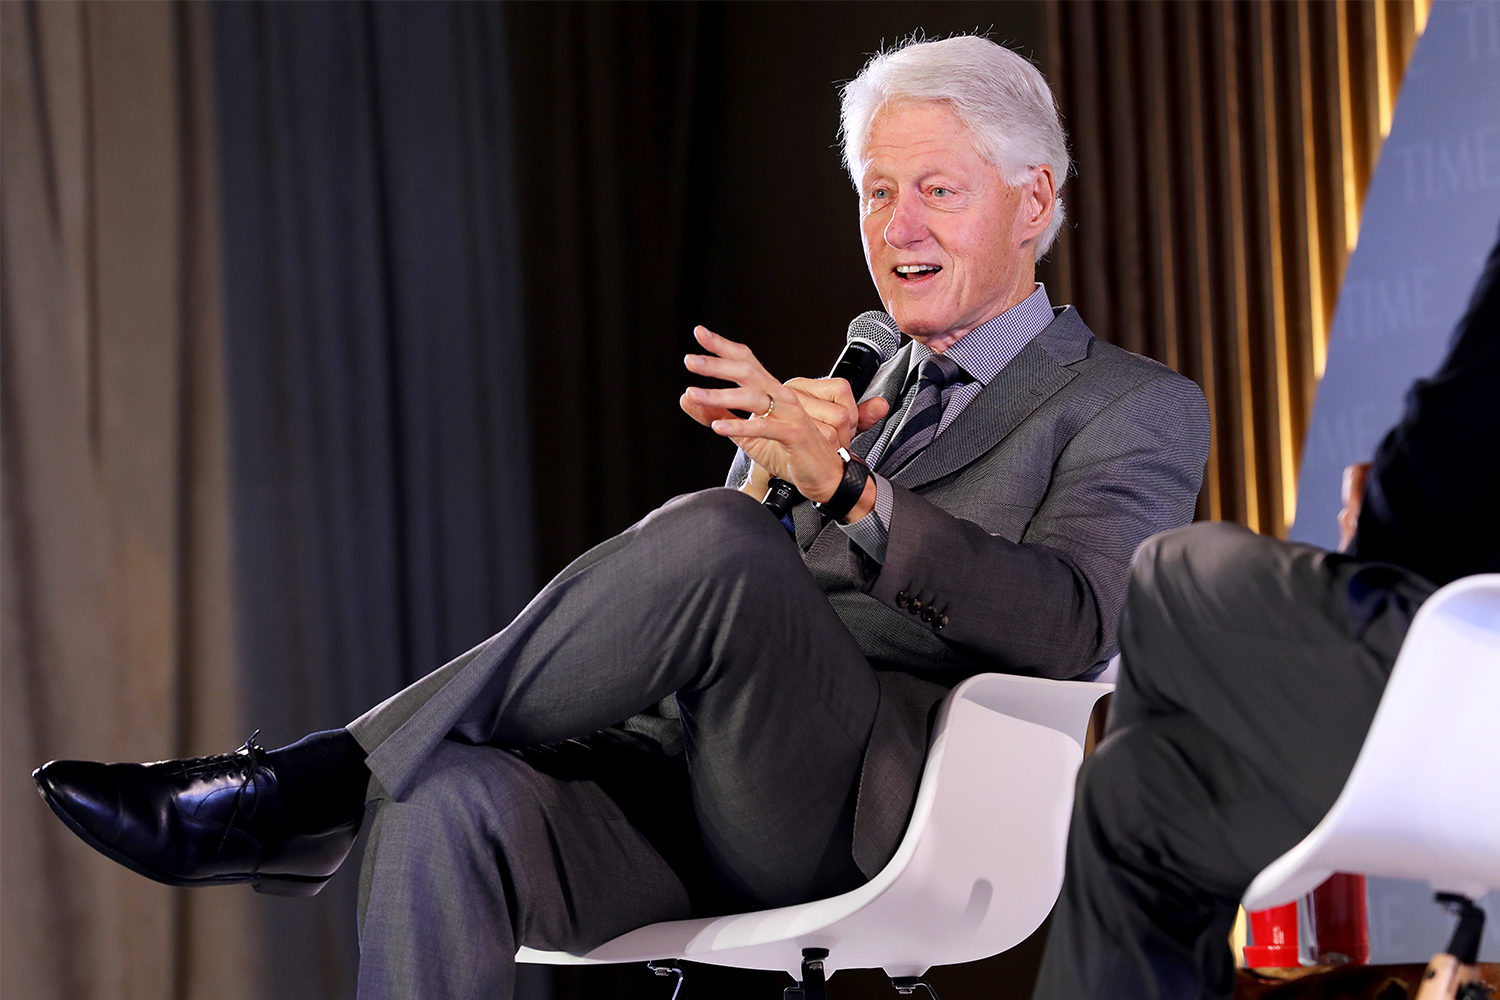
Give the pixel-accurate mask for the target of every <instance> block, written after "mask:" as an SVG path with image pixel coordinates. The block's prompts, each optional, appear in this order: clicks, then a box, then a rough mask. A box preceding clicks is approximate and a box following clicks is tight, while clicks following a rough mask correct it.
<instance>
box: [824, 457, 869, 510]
mask: <svg viewBox="0 0 1500 1000" xmlns="http://www.w3.org/2000/svg"><path fill="white" fill-rule="evenodd" d="M839 458H842V459H843V460H844V478H843V481H842V482H840V483H839V488H838V489H836V490H834V491H833V496H831V497H829V498H828V499H827V500H824V501H823V502H822V503H818V502H817V501H816V500H815V501H813V506H814V507H816V508H817V509H818V513H819V514H822V515H823V516H824V517H826V518H830V519H832V520H834V521H842V520H843V519H844V518H846V517H848V516H849V512H850V511H851V510H853V509H854V505H855V504H857V503H859V498H860V497H862V496H864V494H865V483H867V482H869V481H870V467H869V466H868V465H866V464H865V460H864V459H862V458H860V457H859V456H858V455H851V454H849V451H848V449H846V448H840V449H839Z"/></svg>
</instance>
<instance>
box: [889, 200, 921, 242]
mask: <svg viewBox="0 0 1500 1000" xmlns="http://www.w3.org/2000/svg"><path fill="white" fill-rule="evenodd" d="M926 238H927V213H926V211H925V210H924V207H923V205H922V203H921V202H920V201H919V200H917V199H914V198H909V197H908V198H898V199H897V200H896V205H895V208H894V209H893V210H892V211H891V220H890V221H889V222H887V223H886V224H885V242H886V245H887V246H889V247H890V248H891V249H892V250H904V249H906V248H907V247H909V246H911V245H912V244H914V243H920V242H921V241H922V240H924V239H926Z"/></svg>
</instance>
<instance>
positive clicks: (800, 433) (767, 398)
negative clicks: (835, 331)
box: [681, 326, 889, 502]
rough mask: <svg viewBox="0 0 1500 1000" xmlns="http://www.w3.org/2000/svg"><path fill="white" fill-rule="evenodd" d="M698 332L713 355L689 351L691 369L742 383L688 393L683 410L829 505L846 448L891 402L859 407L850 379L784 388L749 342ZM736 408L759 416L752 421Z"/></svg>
mask: <svg viewBox="0 0 1500 1000" xmlns="http://www.w3.org/2000/svg"><path fill="white" fill-rule="evenodd" d="M693 336H694V337H696V338H697V340H698V343H699V344H702V345H703V348H704V349H705V350H707V351H709V352H710V354H708V355H702V354H689V355H688V356H687V357H686V358H685V359H684V364H685V365H686V366H687V369H688V371H690V372H693V373H694V374H696V375H706V376H708V377H710V378H716V379H722V380H723V381H725V382H733V383H735V384H736V385H735V387H734V388H728V389H703V388H699V387H696V386H695V387H693V388H690V389H688V390H687V391H686V392H685V393H683V394H682V399H681V405H682V409H683V411H684V412H686V413H687V415H688V416H690V417H692V418H693V419H694V420H696V421H698V422H699V423H700V424H703V425H704V426H706V427H709V428H711V429H712V430H713V431H714V433H716V434H719V435H722V436H723V437H727V438H729V439H730V440H731V441H733V442H734V443H735V444H736V445H738V446H739V447H740V448H742V449H743V450H744V452H745V454H746V455H748V456H749V457H750V459H751V460H752V461H754V462H755V464H756V465H757V466H759V467H761V468H763V469H765V470H767V471H768V472H770V473H771V474H772V475H775V476H779V477H780V478H782V479H785V480H788V481H789V482H791V483H792V484H793V485H794V486H796V487H797V489H799V490H800V491H801V492H802V495H803V496H805V497H807V498H808V499H810V500H815V501H818V502H822V501H825V500H827V499H828V498H829V497H831V496H833V494H834V491H835V490H837V489H838V485H839V482H840V480H842V478H843V474H844V466H843V460H842V459H840V458H839V457H838V449H839V448H841V447H846V446H847V445H848V443H849V441H850V439H851V438H852V437H853V435H854V434H855V433H858V432H859V431H860V430H864V429H866V428H868V427H870V426H873V425H874V424H875V422H876V421H877V420H879V419H880V418H881V417H883V416H885V413H886V411H887V410H888V409H889V404H888V403H886V401H885V400H884V399H879V400H870V401H868V402H867V403H866V404H865V405H863V406H855V404H854V397H853V394H852V393H851V392H850V391H849V385H848V383H847V382H845V381H844V380H843V379H817V380H811V379H798V380H796V384H795V385H793V384H787V385H783V384H782V383H781V382H779V381H777V380H776V379H775V378H774V377H773V376H772V375H771V374H770V373H769V372H767V371H766V370H765V368H764V367H762V366H761V364H760V362H759V361H757V360H756V358H755V355H754V353H752V352H751V350H750V348H748V347H746V346H745V345H744V344H738V343H735V342H734V341H732V340H728V339H726V338H724V337H721V336H719V335H718V334H716V333H714V332H712V331H711V330H709V329H707V328H706V327H702V326H700V327H696V328H694V330H693ZM732 410H740V411H744V412H748V413H751V414H753V415H752V416H751V417H750V418H748V419H744V418H740V417H736V416H735V415H734V414H733V413H732V412H730V411H732Z"/></svg>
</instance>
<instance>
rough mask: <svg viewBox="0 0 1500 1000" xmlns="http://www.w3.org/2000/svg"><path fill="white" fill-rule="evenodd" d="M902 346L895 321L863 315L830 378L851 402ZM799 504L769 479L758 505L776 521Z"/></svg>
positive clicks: (791, 490)
mask: <svg viewBox="0 0 1500 1000" xmlns="http://www.w3.org/2000/svg"><path fill="white" fill-rule="evenodd" d="M900 346H901V331H900V330H899V329H897V327H896V321H895V320H894V319H892V318H891V317H890V316H888V315H886V314H885V313H883V312H881V311H880V310H878V309H871V310H870V311H869V312H862V313H860V314H859V315H858V316H856V317H854V318H853V319H852V320H850V321H849V332H848V334H847V336H846V338H845V344H844V353H843V354H840V355H839V359H838V362H837V363H835V364H834V366H833V371H831V372H829V373H828V377H829V378H841V379H843V380H844V381H846V382H848V383H849V388H850V389H851V390H853V392H854V398H855V399H859V397H860V395H861V394H862V393H864V391H865V390H866V389H868V388H869V387H870V380H871V379H873V378H874V377H875V372H876V371H877V370H878V369H879V368H880V366H881V365H882V364H884V363H885V361H886V359H887V358H889V357H890V356H891V355H892V354H895V353H896V349H897V348H898V347H900ZM801 500H802V494H801V493H799V492H798V491H797V487H795V486H793V485H792V484H791V483H789V482H787V481H786V480H785V479H774V478H773V479H772V480H771V488H770V490H768V491H767V492H766V498H765V499H764V500H762V501H761V503H762V504H763V505H764V506H765V507H766V508H767V509H769V510H770V511H771V512H772V513H773V514H775V515H776V517H777V518H783V517H786V515H787V512H788V511H790V510H791V509H792V508H793V507H795V506H796V505H797V504H798V503H799V502H800V501H801Z"/></svg>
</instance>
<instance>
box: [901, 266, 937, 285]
mask: <svg viewBox="0 0 1500 1000" xmlns="http://www.w3.org/2000/svg"><path fill="white" fill-rule="evenodd" d="M941 270H942V268H941V267H939V266H938V265H936V264H898V265H896V268H895V271H896V277H897V278H899V279H901V280H902V281H921V280H922V279H923V278H926V277H930V276H931V275H934V274H937V273H938V272H939V271H941Z"/></svg>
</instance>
